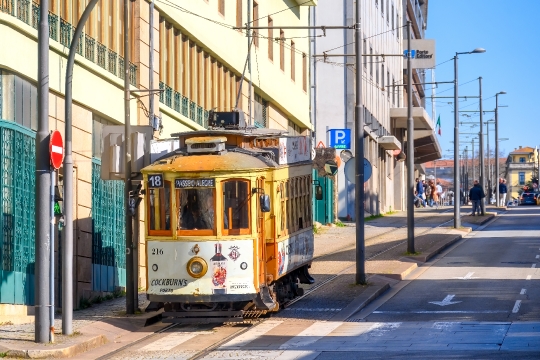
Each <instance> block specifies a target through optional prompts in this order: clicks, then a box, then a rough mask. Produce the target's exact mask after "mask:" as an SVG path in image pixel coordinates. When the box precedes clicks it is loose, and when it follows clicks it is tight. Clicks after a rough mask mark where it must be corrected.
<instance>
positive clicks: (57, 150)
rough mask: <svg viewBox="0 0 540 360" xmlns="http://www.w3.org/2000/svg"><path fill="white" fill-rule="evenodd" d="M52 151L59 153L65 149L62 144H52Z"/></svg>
mask: <svg viewBox="0 0 540 360" xmlns="http://www.w3.org/2000/svg"><path fill="white" fill-rule="evenodd" d="M51 151H52V152H53V153H57V154H63V153H64V149H62V147H61V146H56V145H52V146H51Z"/></svg>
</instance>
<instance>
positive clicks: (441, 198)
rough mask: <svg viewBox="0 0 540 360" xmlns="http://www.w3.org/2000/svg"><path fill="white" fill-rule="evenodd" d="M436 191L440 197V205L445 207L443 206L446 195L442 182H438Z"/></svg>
mask: <svg viewBox="0 0 540 360" xmlns="http://www.w3.org/2000/svg"><path fill="white" fill-rule="evenodd" d="M436 189H437V196H439V203H440V204H441V205H444V204H443V200H444V193H443V190H442V186H441V182H440V181H437V186H436Z"/></svg>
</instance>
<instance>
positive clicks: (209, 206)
mask: <svg viewBox="0 0 540 360" xmlns="http://www.w3.org/2000/svg"><path fill="white" fill-rule="evenodd" d="M214 209H215V202H214V195H213V194H210V195H209V196H207V197H206V209H205V211H204V214H203V218H204V220H205V222H206V224H207V225H208V226H209V228H208V229H213V228H214V224H215V221H216V213H215V210H214ZM223 227H224V228H225V229H228V228H229V220H228V217H227V214H226V213H225V211H224V212H223Z"/></svg>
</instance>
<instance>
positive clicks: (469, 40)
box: [426, 0, 540, 158]
mask: <svg viewBox="0 0 540 360" xmlns="http://www.w3.org/2000/svg"><path fill="white" fill-rule="evenodd" d="M538 14H540V1H537V0H528V1H527V0H525V1H508V0H505V1H503V0H451V1H448V0H431V1H430V2H429V13H428V24H427V30H426V38H428V39H435V40H436V44H437V48H436V52H437V53H436V56H437V59H436V63H437V64H439V63H442V62H444V61H445V60H449V59H451V58H453V57H454V55H455V53H456V52H465V51H472V50H473V49H474V48H477V47H482V48H485V49H486V52H485V53H483V54H470V55H460V57H459V63H458V64H459V83H460V84H463V85H461V86H460V87H459V96H466V95H469V96H478V81H477V80H476V81H472V82H470V83H469V84H465V83H466V82H469V81H471V80H474V79H477V78H478V77H480V76H481V77H482V92H483V98H484V101H483V109H484V111H487V110H494V108H495V97H494V95H495V94H496V93H497V92H500V91H506V92H507V95H499V106H501V105H508V107H507V108H504V107H503V108H501V107H499V138H509V140H507V141H502V142H500V144H499V149H500V150H501V151H504V153H505V155H507V154H508V152H510V151H512V150H514V148H517V147H518V146H519V145H522V146H531V147H535V146H538V145H540V131H538V130H537V129H538V125H539V119H538V118H539V115H538V113H537V109H538V107H539V105H540V90H539V89H540V76H539V73H540V66H539V65H540V40H539V36H540V19H539V18H538ZM428 72H429V71H428ZM435 77H436V81H452V80H453V79H454V63H453V61H449V62H447V63H445V64H442V65H440V66H438V67H437V68H436V72H435ZM427 79H429V75H428V76H427ZM427 81H429V80H427ZM426 88H430V85H426ZM447 89H448V90H447ZM444 90H447V91H444ZM426 95H427V96H431V90H428V91H426ZM437 95H439V96H453V95H454V90H453V85H452V84H440V85H439V86H438V88H437ZM437 101H438V105H437V116H438V115H440V116H441V124H442V136H440V137H439V142H440V144H441V148H442V150H443V158H453V153H449V152H448V151H446V150H448V149H453V144H452V143H450V141H453V137H454V113H453V99H437ZM449 102H452V104H448V103H449ZM478 109H479V105H478V99H467V101H465V99H460V110H478ZM426 110H427V111H428V113H429V114H431V102H430V101H427V102H426ZM467 114H468V115H471V117H470V118H468V117H465V116H462V115H461V114H460V121H465V122H473V121H475V122H477V123H478V122H479V116H478V114H474V113H467ZM492 118H494V113H491V112H490V113H485V114H484V121H487V120H490V119H492ZM435 121H436V119H435ZM469 126H470V125H463V126H461V127H460V132H467V133H477V132H478V129H479V127H478V126H477V127H474V128H471V127H469ZM490 128H491V129H494V126H491V125H490ZM484 131H485V127H484ZM465 136H469V138H468V139H466V138H465ZM472 137H475V136H474V135H472V136H471V135H462V136H460V142H461V143H462V144H464V142H465V141H467V142H468V143H469V149H470V139H471V138H472ZM494 139H495V135H494V132H490V147H492V148H493V147H494ZM475 147H476V145H475Z"/></svg>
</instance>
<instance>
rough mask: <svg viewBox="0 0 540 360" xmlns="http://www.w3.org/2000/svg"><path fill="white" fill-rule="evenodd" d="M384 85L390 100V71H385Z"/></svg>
mask: <svg viewBox="0 0 540 360" xmlns="http://www.w3.org/2000/svg"><path fill="white" fill-rule="evenodd" d="M383 76H384V75H383ZM386 87H387V89H386V90H387V91H386V92H387V93H388V100H390V71H387V72H386Z"/></svg>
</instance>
